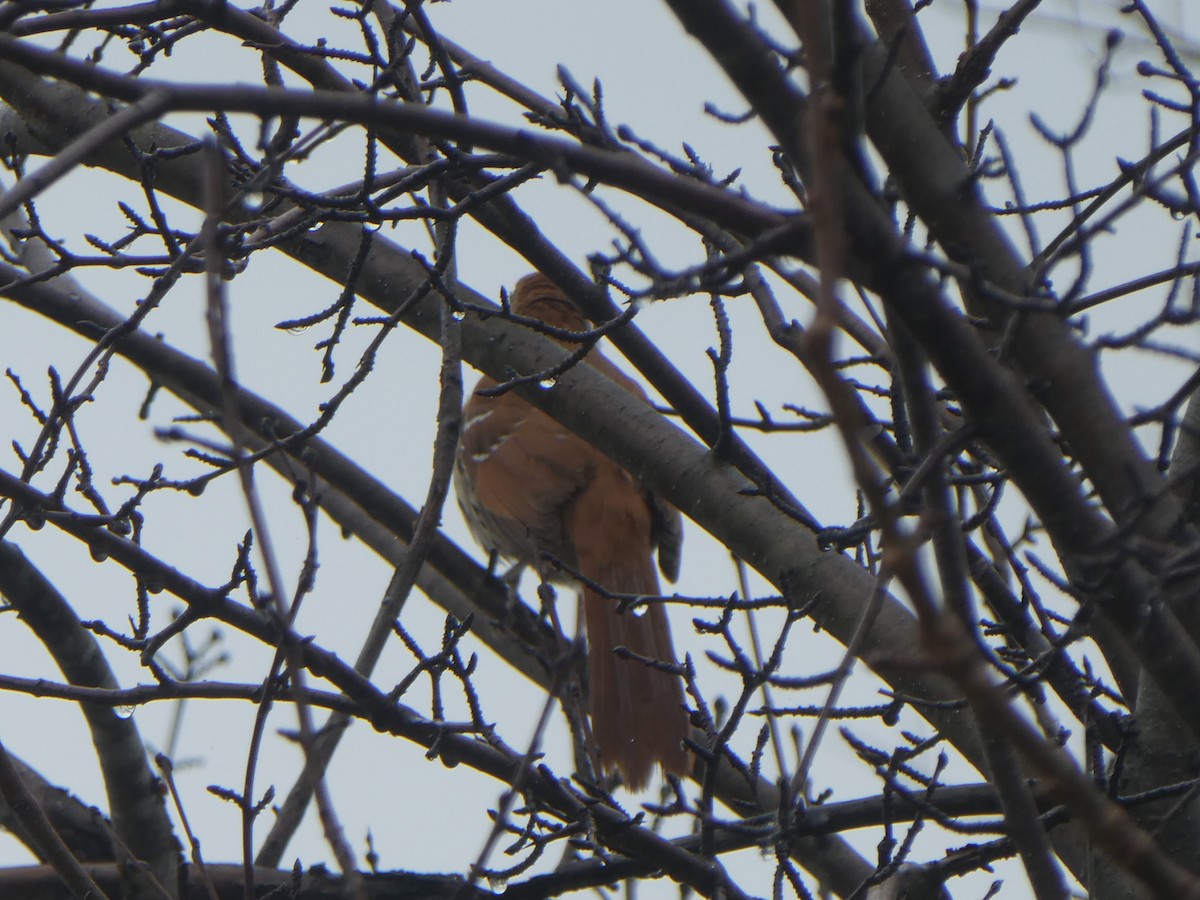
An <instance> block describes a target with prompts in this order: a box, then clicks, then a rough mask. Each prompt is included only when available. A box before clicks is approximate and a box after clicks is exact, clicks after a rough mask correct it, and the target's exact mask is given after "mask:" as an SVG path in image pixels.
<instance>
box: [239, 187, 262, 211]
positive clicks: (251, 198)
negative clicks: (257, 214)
mask: <svg viewBox="0 0 1200 900" xmlns="http://www.w3.org/2000/svg"><path fill="white" fill-rule="evenodd" d="M266 202H267V195H266V194H264V193H263V192H262V191H249V192H248V193H246V194H245V196H243V197H242V206H244V207H245V208H246V209H249V210H259V209H262V208H263V204H265V203H266Z"/></svg>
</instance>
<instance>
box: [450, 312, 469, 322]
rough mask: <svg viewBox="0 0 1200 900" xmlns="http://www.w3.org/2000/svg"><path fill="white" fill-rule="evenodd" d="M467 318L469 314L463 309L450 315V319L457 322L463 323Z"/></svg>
mask: <svg viewBox="0 0 1200 900" xmlns="http://www.w3.org/2000/svg"><path fill="white" fill-rule="evenodd" d="M466 317H467V312H466V310H463V309H456V310H454V311H453V312H452V313H450V318H452V319H453V320H454V321H455V322H461V321H462V320H463V319H465V318H466Z"/></svg>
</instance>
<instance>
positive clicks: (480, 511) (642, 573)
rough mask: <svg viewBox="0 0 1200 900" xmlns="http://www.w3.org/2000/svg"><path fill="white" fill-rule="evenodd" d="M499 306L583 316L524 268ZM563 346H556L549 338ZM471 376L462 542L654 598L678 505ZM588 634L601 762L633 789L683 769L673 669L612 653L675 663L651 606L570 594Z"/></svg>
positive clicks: (616, 374)
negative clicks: (556, 564)
mask: <svg viewBox="0 0 1200 900" xmlns="http://www.w3.org/2000/svg"><path fill="white" fill-rule="evenodd" d="M510 305H511V308H512V311H513V312H514V313H516V314H517V315H520V316H525V317H527V318H531V319H540V320H541V321H543V322H545V323H547V324H548V325H552V326H554V327H556V328H561V329H565V330H569V331H575V332H580V331H585V330H587V328H588V327H589V326H588V323H587V322H586V320H585V319H584V317H583V315H582V314H581V313H580V312H579V310H578V309H577V308H576V307H575V305H574V304H573V303H572V302H571V301H570V300H569V299H567V297H566V295H564V294H563V292H562V291H560V290H559V289H558V288H557V287H556V286H555V285H554V283H553V282H551V281H550V280H549V279H548V278H546V277H545V276H543V275H538V274H534V275H527V276H526V277H524V278H522V279H521V280H520V281H519V282H518V283H517V286H516V288H515V289H514V290H513V293H512V297H511V298H510ZM560 343H562V344H564V346H566V345H567V342H565V341H560ZM585 360H586V362H587V363H588V364H589V365H591V366H592V367H593V368H595V369H597V370H599V371H600V372H602V373H604V374H605V375H607V376H608V377H609V378H611V379H612V380H613V381H615V382H616V383H617V384H619V385H620V386H621V387H623V388H625V389H626V390H627V391H629V392H630V393H632V394H637V395H638V396H639V397H642V398H645V394H644V393H643V391H642V390H641V388H640V387H638V385H637V384H636V383H634V382H633V381H632V380H631V379H630V378H629V377H628V376H626V375H625V374H623V373H622V372H621V371H620V370H618V369H617V367H616V366H614V365H613V364H612V363H611V362H609V361H608V360H607V359H605V358H604V357H603V356H602V355H601V354H600V352H599V351H597V350H592V351H591V352H589V353H588V355H587V356H586V357H585ZM495 385H496V382H495V381H494V380H493V379H491V378H488V377H486V376H485V377H483V378H481V379H480V381H479V384H478V385H476V387H475V390H474V391H473V392H472V394H471V396H470V398H469V399H468V400H467V402H466V405H465V406H464V408H463V423H462V435H461V438H460V440H459V445H458V457H457V459H456V461H455V488H456V492H457V494H458V502H459V506H461V507H462V511H463V515H464V516H465V517H466V520H467V524H468V525H469V526H470V528H471V533H472V534H473V535H474V536H475V539H476V540H478V541H479V542H480V544H482V545H483V546H484V547H486V548H488V549H489V550H494V551H495V552H497V553H499V554H500V555H501V556H504V557H507V558H508V559H512V560H516V561H517V562H519V563H526V564H529V565H531V566H533V568H534V570H535V571H536V572H537V573H538V574H539V575H540V576H542V577H543V578H549V579H551V580H558V581H563V582H566V583H570V584H574V583H575V582H571V581H570V579H569V578H567V577H566V576H565V575H564V574H563V573H560V572H556V571H552V568H551V567H550V566H549V565H547V564H546V563H545V561H544V559H543V556H542V554H543V553H547V554H550V555H551V556H554V557H555V558H557V559H559V560H561V561H562V562H564V563H565V564H566V565H568V566H570V567H571V568H573V569H575V570H576V571H577V572H579V574H581V575H582V576H584V577H585V578H587V579H589V580H591V581H593V582H595V583H596V584H598V585H600V586H601V587H603V588H605V589H606V590H607V591H610V592H612V593H619V594H643V595H654V594H658V593H659V585H658V577H657V576H656V575H655V572H654V562H653V555H654V549H655V547H657V548H658V564H659V567H660V568H661V569H662V572H663V574H664V575H665V576H666V577H667V578H668V579H669V580H671V581H674V580H675V578H676V576H677V575H678V574H679V548H680V543H681V541H682V539H683V532H682V526H681V523H680V517H679V511H678V510H676V509H675V508H674V507H672V506H670V505H669V504H667V503H666V502H665V501H662V500H660V499H659V498H657V497H655V496H654V495H653V494H651V493H650V492H649V491H647V490H646V489H645V488H643V487H641V485H639V484H638V483H637V481H636V480H635V479H634V477H633V476H632V475H630V474H629V473H628V472H626V471H625V470H624V469H622V468H621V467H620V466H618V465H617V464H616V463H615V462H613V461H612V460H610V459H609V458H608V457H607V456H605V455H604V454H603V453H601V452H600V451H599V450H597V449H595V448H594V447H592V446H591V445H590V444H588V443H587V442H586V441H584V440H583V439H582V438H579V437H577V436H576V435H575V434H574V433H573V432H571V431H570V430H568V429H567V428H566V427H565V426H563V425H560V424H559V423H558V422H556V421H555V420H554V419H552V418H550V417H549V416H548V415H546V414H545V413H543V412H541V411H540V410H538V409H537V408H536V407H534V406H532V405H531V404H530V403H529V402H527V401H526V400H523V399H522V398H521V397H519V396H518V395H517V394H516V393H515V392H513V391H508V392H505V393H503V394H500V395H499V396H480V394H479V391H480V390H483V389H487V388H491V387H494V386H495ZM583 595H584V600H583V608H584V618H585V621H586V623H587V637H588V686H589V703H588V707H589V712H590V714H591V719H592V735H593V737H594V739H595V744H596V750H597V752H598V754H599V758H600V763H601V765H602V766H603V767H604V769H605V770H612V769H618V770H620V772H621V774H622V776H623V777H624V779H625V782H626V784H628V785H629V786H630V787H631V788H632V789H634V790H638V789H640V788H642V787H644V786H645V785H646V783H647V782H648V781H649V779H650V775H651V773H652V771H653V769H654V767H655V765H659V766H661V767H662V768H663V769H664V770H665V771H667V772H674V773H676V774H684V773H686V772H687V771H689V769H690V765H689V762H688V755H687V751H686V750H685V748H684V746H683V739H684V738H685V737H686V736H687V732H688V717H687V711H686V709H685V708H684V705H683V690H682V687H681V685H680V680H679V678H678V677H677V676H675V675H672V674H670V673H667V672H664V671H662V670H661V669H657V668H652V667H650V666H648V665H646V664H645V663H643V662H641V661H639V660H636V659H625V658H622V657H619V656H617V655H616V654H615V653H614V652H613V651H614V648H616V647H625V648H627V649H629V650H630V651H632V652H633V653H635V654H637V655H638V656H641V657H646V658H650V659H656V660H660V661H662V662H666V663H674V662H675V651H674V650H673V649H672V646H671V631H670V626H669V625H668V623H667V617H666V614H665V612H664V611H663V608H662V606H660V605H658V604H652V605H650V606H649V608H646V609H643V610H639V611H637V612H631V611H626V612H619V611H618V606H619V604H618V602H617V601H616V600H613V599H611V598H607V597H602V596H601V595H600V594H598V593H597V592H596V591H594V590H592V589H591V588H587V587H584V589H583Z"/></svg>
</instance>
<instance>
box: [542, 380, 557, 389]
mask: <svg viewBox="0 0 1200 900" xmlns="http://www.w3.org/2000/svg"><path fill="white" fill-rule="evenodd" d="M556 384H558V379H557V378H543V379H542V380H541V381H539V382H538V387H540V388H541V389H542V390H543V391H548V390H550V388H552V387H554V386H555V385H556Z"/></svg>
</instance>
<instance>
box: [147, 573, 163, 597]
mask: <svg viewBox="0 0 1200 900" xmlns="http://www.w3.org/2000/svg"><path fill="white" fill-rule="evenodd" d="M142 584H144V585H145V586H146V591H147V592H148V593H151V594H161V593H162V592H163V583H162V579H161V578H159V577H158V576H156V575H152V576H149V577H146V578H143V579H142Z"/></svg>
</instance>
